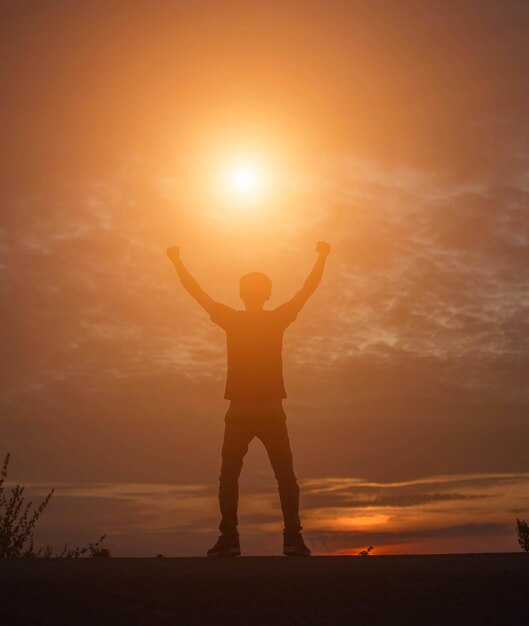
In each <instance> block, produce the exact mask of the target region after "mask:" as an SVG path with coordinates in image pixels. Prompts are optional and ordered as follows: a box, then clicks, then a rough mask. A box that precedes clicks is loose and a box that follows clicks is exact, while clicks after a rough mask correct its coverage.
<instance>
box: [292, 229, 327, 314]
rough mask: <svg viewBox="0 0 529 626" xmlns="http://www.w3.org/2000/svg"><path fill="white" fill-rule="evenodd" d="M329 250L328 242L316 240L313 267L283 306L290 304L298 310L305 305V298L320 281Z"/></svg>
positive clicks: (310, 294) (314, 289)
mask: <svg viewBox="0 0 529 626" xmlns="http://www.w3.org/2000/svg"><path fill="white" fill-rule="evenodd" d="M330 251H331V245H330V244H329V243H327V242H326V241H318V245H317V246H316V252H317V253H318V258H317V259H316V263H315V264H314V267H313V268H312V270H311V272H310V274H309V275H308V276H307V278H306V280H305V282H304V283H303V287H302V288H301V289H300V290H299V291H298V292H297V293H296V294H295V295H294V296H293V298H291V299H290V300H289V301H288V302H286V303H285V304H284V305H283V306H290V307H292V308H293V309H294V310H295V311H300V310H301V309H302V308H303V307H304V306H305V303H306V302H307V300H308V299H309V298H310V297H311V296H312V294H313V293H314V292H315V291H316V289H317V288H318V286H319V284H320V283H321V279H322V276H323V270H324V269H325V263H326V261H327V257H328V256H329V253H330Z"/></svg>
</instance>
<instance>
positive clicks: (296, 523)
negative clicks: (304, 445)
mask: <svg viewBox="0 0 529 626" xmlns="http://www.w3.org/2000/svg"><path fill="white" fill-rule="evenodd" d="M274 417H275V416H273V415H272V416H271V418H272V419H270V420H267V421H266V423H264V424H262V426H261V427H260V428H259V430H258V432H257V433H256V434H257V436H258V437H259V439H260V440H261V441H262V442H263V444H264V446H265V448H266V451H267V452H268V457H269V459H270V463H271V464H272V468H273V470H274V474H275V477H276V479H277V485H278V491H279V498H280V500H281V510H282V512H283V520H284V523H285V529H284V530H285V532H287V533H299V532H300V531H301V530H303V527H302V526H301V523H300V519H299V487H298V481H297V479H296V476H295V474H294V467H293V460H292V451H291V449H290V440H289V438H288V431H287V424H286V419H281V418H279V419H277V418H276V419H274Z"/></svg>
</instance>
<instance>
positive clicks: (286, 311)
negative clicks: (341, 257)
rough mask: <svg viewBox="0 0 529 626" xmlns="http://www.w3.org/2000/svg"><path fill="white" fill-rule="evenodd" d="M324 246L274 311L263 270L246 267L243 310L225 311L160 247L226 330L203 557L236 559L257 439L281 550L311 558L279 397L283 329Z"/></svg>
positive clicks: (314, 275) (303, 297)
mask: <svg viewBox="0 0 529 626" xmlns="http://www.w3.org/2000/svg"><path fill="white" fill-rule="evenodd" d="M330 250H331V246H330V245H329V244H328V243H326V242H324V241H319V242H318V245H317V247H316V252H317V253H318V258H317V260H316V263H315V265H314V268H313V269H312V271H311V273H310V274H309V276H308V278H307V279H306V281H305V283H304V285H303V287H302V288H301V289H300V290H299V291H298V292H297V293H296V294H295V295H294V297H293V298H292V299H291V300H289V301H288V302H285V303H284V304H282V305H281V306H279V307H277V308H276V309H273V310H265V309H264V308H263V307H264V304H265V302H267V301H268V300H269V299H270V295H271V291H272V281H271V280H270V278H268V276H266V274H262V273H260V272H252V273H250V274H245V275H244V276H242V277H241V280H240V296H241V300H242V301H243V303H244V310H243V311H239V310H236V309H232V308H231V307H228V306H226V305H224V304H221V303H220V302H215V300H213V299H212V298H210V296H208V295H207V294H206V293H205V292H204V291H203V290H202V288H201V287H200V285H199V284H198V283H197V281H196V280H195V279H194V278H193V277H192V276H191V274H190V273H189V272H188V271H187V269H186V268H185V267H184V264H183V263H182V261H181V259H180V250H179V248H178V247H172V248H169V249H168V250H167V255H168V256H169V258H170V259H171V261H172V262H173V264H174V266H175V268H176V271H177V272H178V276H179V277H180V280H181V282H182V285H183V286H184V288H185V289H186V290H187V291H188V292H189V293H190V294H191V295H192V296H193V298H195V300H196V301H197V302H198V303H199V304H200V305H201V306H202V307H203V308H204V309H205V310H206V311H207V312H208V313H209V315H210V317H211V320H212V321H213V322H215V323H216V324H218V325H219V326H220V327H221V328H223V329H224V330H225V331H226V335H227V347H228V375H227V380H226V390H225V393H224V397H225V398H226V399H228V400H230V406H229V408H228V412H227V413H226V416H225V418H224V422H225V430H224V442H223V445H222V465H221V470H220V478H219V504H220V511H221V516H222V519H221V522H220V524H219V529H220V532H221V534H220V536H219V538H218V541H217V543H216V544H215V545H214V546H213V547H212V548H211V549H210V550H208V553H207V554H208V556H238V555H239V554H240V553H241V550H240V545H239V533H238V530H237V525H238V519H237V505H238V501H239V476H240V473H241V469H242V465H243V459H244V456H245V455H246V452H247V451H248V445H249V443H250V441H251V440H252V439H253V438H254V437H258V438H259V439H260V440H261V441H262V442H263V444H264V446H265V448H266V451H267V453H268V456H269V458H270V463H271V464H272V468H273V470H274V473H275V477H276V479H277V483H278V490H279V497H280V501H281V510H282V512H283V520H284V529H283V553H284V554H286V555H288V556H310V550H309V548H307V546H306V545H305V542H304V541H303V537H302V534H301V531H302V530H303V527H302V526H301V523H300V519H299V487H298V483H297V479H296V476H295V474H294V468H293V463H292V452H291V449H290V441H289V438H288V432H287V424H286V414H285V411H284V410H283V398H286V397H287V394H286V393H285V386H284V383H283V364H282V359H281V350H282V342H283V333H284V331H285V329H286V328H287V326H289V325H290V324H291V323H292V322H293V321H294V320H295V319H296V316H297V314H298V313H299V311H300V310H301V309H302V308H303V306H304V305H305V303H306V302H307V300H308V299H309V297H310V296H311V295H312V294H313V293H314V291H315V290H316V288H317V287H318V285H319V284H320V282H321V278H322V276H323V270H324V268H325V262H326V260H327V256H328V255H329V252H330Z"/></svg>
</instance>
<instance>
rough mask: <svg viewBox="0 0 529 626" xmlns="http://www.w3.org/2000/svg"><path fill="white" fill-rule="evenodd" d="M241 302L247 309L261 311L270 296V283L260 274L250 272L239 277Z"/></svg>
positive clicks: (268, 279)
mask: <svg viewBox="0 0 529 626" xmlns="http://www.w3.org/2000/svg"><path fill="white" fill-rule="evenodd" d="M240 294H241V300H242V301H243V302H244V306H245V307H246V308H247V309H262V308H263V306H264V303H265V302H266V301H267V300H269V299H270V295H271V294H272V281H271V280H270V278H268V276H267V275H266V274H263V273H262V272H250V273H249V274H245V275H244V276H241V282H240Z"/></svg>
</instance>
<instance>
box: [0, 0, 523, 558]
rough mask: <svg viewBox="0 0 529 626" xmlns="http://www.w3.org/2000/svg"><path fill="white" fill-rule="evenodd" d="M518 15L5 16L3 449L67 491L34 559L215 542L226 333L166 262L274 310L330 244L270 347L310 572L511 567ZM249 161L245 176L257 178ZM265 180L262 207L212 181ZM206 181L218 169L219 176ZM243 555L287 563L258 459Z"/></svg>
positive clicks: (101, 12) (367, 7) (318, 5)
mask: <svg viewBox="0 0 529 626" xmlns="http://www.w3.org/2000/svg"><path fill="white" fill-rule="evenodd" d="M528 18H529V8H528V7H527V3H525V2H514V1H507V2H502V3H498V2H492V1H491V2H488V1H487V0H480V1H477V0H476V1H471V0H469V1H467V2H445V3H438V2H424V1H422V2H419V1H405V2H399V3H388V2H382V1H380V2H378V1H376V0H375V1H370V2H354V1H350V0H349V1H347V2H345V1H344V2H338V1H334V0H330V1H328V2H325V3H323V2H307V1H305V2H299V3H297V2H262V3H261V2H255V3H247V2H176V1H175V2H170V1H157V2H135V1H127V2H124V1H118V0H113V1H108V0H107V1H106V2H98V1H91V2H88V1H87V2H84V1H78V2H48V3H46V2H24V3H11V5H10V6H8V7H4V10H3V19H2V30H3V32H2V33H1V37H0V41H1V44H0V45H1V49H2V55H1V58H2V61H1V70H0V71H1V80H2V92H1V93H2V96H1V105H2V117H3V133H2V135H3V146H4V150H3V151H2V156H1V160H2V162H1V166H2V167H1V168H0V183H1V190H2V200H3V201H2V209H1V223H0V280H1V283H0V284H1V301H0V306H1V316H2V324H1V326H0V341H1V353H0V354H1V361H0V367H1V379H0V384H1V393H0V407H1V412H0V456H2V457H3V456H4V455H5V454H7V453H8V452H11V454H12V457H11V463H10V467H9V478H10V480H11V482H19V483H21V484H25V485H26V486H27V489H28V493H30V494H33V495H34V496H36V497H37V500H38V496H39V495H40V496H43V495H44V494H45V493H47V491H48V490H49V489H51V488H52V487H55V494H54V497H53V499H52V501H51V502H50V504H49V507H48V510H47V512H46V514H45V515H44V516H43V518H42V522H41V530H40V534H38V535H37V539H39V540H41V541H42V542H51V543H54V544H55V545H61V544H63V543H64V541H66V540H68V541H72V542H78V543H87V542H88V541H92V540H94V539H96V538H97V537H99V536H100V535H101V534H103V533H107V545H108V547H109V548H110V549H111V550H112V552H113V554H116V555H147V556H148V555H154V554H157V553H160V552H161V553H163V554H167V555H175V556H176V555H190V554H191V555H194V554H197V555H198V554H203V552H204V550H205V549H206V548H207V547H209V544H210V543H212V541H213V540H214V539H215V536H216V534H217V524H218V521H219V520H218V512H217V501H216V489H217V484H218V473H219V466H220V446H221V442H222V433H223V427H224V422H223V418H224V413H225V411H226V408H227V406H226V401H225V400H223V399H222V396H223V389H224V381H225V354H224V350H225V337H224V336H223V332H222V331H221V330H220V329H219V328H218V327H215V326H213V325H212V324H211V322H210V321H209V319H208V316H207V315H206V314H205V313H204V312H203V311H202V310H201V309H200V308H199V307H198V306H197V305H196V303H195V302H194V301H192V300H191V299H190V298H189V296H188V295H187V294H186V293H185V292H184V291H183V290H182V289H181V287H180V285H179V284H178V281H177V277H176V274H175V273H174V270H173V269H172V267H171V265H170V263H169V262H168V260H167V258H166V256H165V249H166V248H167V247H168V246H169V245H173V244H176V245H180V247H181V251H182V257H183V259H184V260H185V262H186V263H187V265H188V266H189V268H190V270H191V271H192V272H193V273H194V274H195V275H196V277H197V278H198V280H199V281H200V283H201V285H202V286H203V287H204V289H205V290H206V291H208V292H209V293H210V294H211V295H212V296H213V297H214V298H216V299H219V300H222V301H223V302H226V303H227V304H229V305H231V306H235V307H239V306H240V302H239V301H238V278H239V276H240V275H241V274H242V273H245V272H248V271H252V270H261V271H265V272H267V273H268V274H269V275H270V276H271V277H272V280H273V282H274V290H273V295H272V301H271V306H275V305H278V304H280V303H281V302H282V301H284V300H285V299H286V298H288V297H289V296H290V295H291V294H292V293H293V292H294V291H295V290H296V289H298V288H299V286H300V285H301V283H302V282H303V280H304V278H305V276H306V274H307V273H308V271H309V270H310V268H311V265H312V263H313V262H314V257H315V254H314V247H315V243H316V241H317V240H318V239H326V240H328V241H330V242H331V243H332V245H333V252H332V255H331V257H330V258H329V261H328V266H327V274H326V276H325V278H324V281H323V283H322V285H321V287H320V289H319V291H318V292H317V293H316V294H315V295H314V296H313V298H312V300H311V301H309V303H308V304H307V306H306V308H305V309H304V311H303V312H302V313H301V314H300V315H299V317H298V320H297V322H296V324H294V325H293V326H291V327H290V328H289V330H288V331H287V334H286V335H285V344H284V364H285V379H286V387H287V393H288V396H289V397H288V399H287V400H286V401H285V408H286V410H287V414H288V425H289V430H290V436H291V441H292V447H293V452H294V459H295V469H296V473H297V476H298V479H299V482H300V485H301V488H302V497H301V504H302V508H303V515H302V521H303V523H304V527H305V536H306V539H307V541H308V543H309V544H310V545H311V547H312V548H313V550H314V551H315V552H317V553H321V554H328V553H336V554H354V553H356V552H358V550H360V549H362V548H364V547H366V546H367V545H373V546H375V554H377V553H378V554H384V553H413V552H465V551H472V552H477V551H498V550H517V549H518V546H517V542H516V537H515V532H514V528H515V522H516V518H517V517H520V518H524V517H525V518H527V517H528V516H529V505H528V503H527V492H528V488H529V455H528V454H527V447H528V442H529V419H528V415H529V391H528V389H529V385H528V383H529V374H528V371H529V338H528V337H529V332H528V331H529V321H528V320H529V119H528V116H527V111H528V110H529V84H528V79H527V76H529V44H528V43H527V42H529V19H528ZM248 155H249V156H248ZM234 158H250V159H254V160H255V159H257V160H258V161H259V162H260V163H263V164H264V166H265V168H267V171H268V172H269V174H270V175H269V176H268V179H267V184H266V190H265V192H264V194H263V196H262V198H261V199H260V201H258V202H257V201H256V202H253V203H251V202H250V203H248V206H246V205H245V203H244V202H234V201H233V199H232V198H229V197H227V196H226V195H225V194H224V195H223V190H222V188H221V186H219V185H218V172H219V171H220V170H222V168H223V167H224V165H227V164H229V163H230V162H231V161H232V160H233V159H234ZM219 168H220V169H219ZM240 522H241V528H240V530H241V535H242V547H243V550H244V552H245V553H247V554H257V553H260V554H275V553H278V552H279V549H280V534H279V533H280V530H281V528H282V523H281V519H280V509H279V502H278V498H277V493H276V486H275V484H274V477H273V472H272V470H271V468H270V467H269V464H268V461H267V457H266V453H265V451H264V449H263V448H262V446H261V444H260V443H259V442H258V441H254V443H253V444H252V446H251V447H250V451H249V453H248V456H247V458H246V463H245V467H244V470H243V475H242V478H241V503H240Z"/></svg>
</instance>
